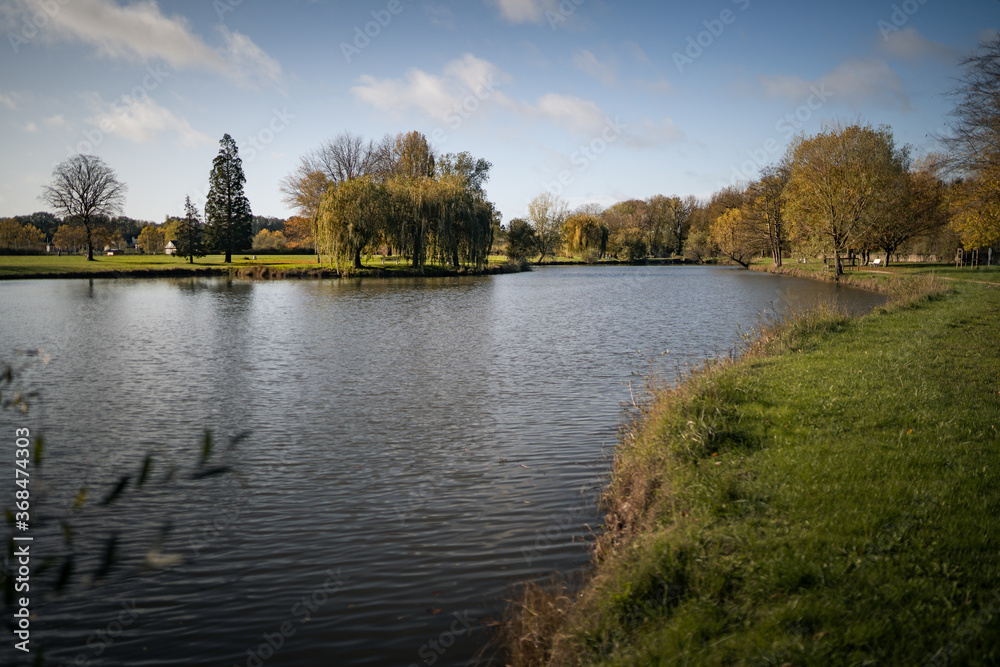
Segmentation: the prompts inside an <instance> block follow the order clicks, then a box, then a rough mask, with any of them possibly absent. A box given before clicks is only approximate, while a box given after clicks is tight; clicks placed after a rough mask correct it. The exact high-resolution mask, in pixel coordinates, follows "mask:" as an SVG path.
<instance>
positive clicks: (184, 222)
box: [176, 197, 205, 264]
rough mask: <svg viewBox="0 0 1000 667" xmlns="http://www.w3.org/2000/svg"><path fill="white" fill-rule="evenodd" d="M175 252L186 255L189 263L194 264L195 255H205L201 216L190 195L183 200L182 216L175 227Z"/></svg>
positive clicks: (182, 255)
mask: <svg viewBox="0 0 1000 667" xmlns="http://www.w3.org/2000/svg"><path fill="white" fill-rule="evenodd" d="M176 245H177V254H178V255H180V256H181V257H187V258H188V263H189V264H194V258H195V257H203V256H204V255H205V245H204V243H202V224H201V216H200V215H198V209H197V207H196V206H195V205H194V204H192V203H191V197H187V198H186V199H185V200H184V217H183V218H182V219H181V224H180V225H179V226H178V227H177V243H176Z"/></svg>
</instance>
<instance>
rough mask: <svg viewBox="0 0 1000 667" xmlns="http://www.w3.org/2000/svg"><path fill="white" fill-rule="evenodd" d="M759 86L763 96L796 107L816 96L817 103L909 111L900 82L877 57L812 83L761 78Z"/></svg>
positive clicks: (853, 61) (858, 60) (846, 65)
mask: <svg viewBox="0 0 1000 667" xmlns="http://www.w3.org/2000/svg"><path fill="white" fill-rule="evenodd" d="M760 83H761V85H762V86H763V88H764V92H765V93H766V94H767V95H769V96H773V97H786V98H788V99H789V100H790V101H792V102H793V103H796V104H801V103H802V102H804V101H806V100H807V99H809V98H810V96H813V95H817V96H819V97H820V98H822V99H820V101H821V102H825V101H826V99H832V100H833V101H834V102H837V103H845V104H849V105H851V106H854V107H860V106H864V105H866V104H878V105H882V106H888V107H898V108H900V109H903V110H904V111H908V110H909V109H910V100H909V98H908V97H907V95H906V92H905V91H904V90H903V81H902V79H900V77H899V75H898V74H896V73H895V72H893V71H892V69H891V68H890V67H889V65H888V64H887V63H886V62H885V61H884V60H879V59H877V58H852V59H851V60H848V61H846V62H844V63H841V64H840V65H837V67H835V68H834V69H833V70H831V71H830V72H828V73H827V74H824V75H823V76H821V77H820V78H818V79H815V80H813V81H807V80H805V79H803V78H802V77H799V76H789V75H762V76H761V77H760Z"/></svg>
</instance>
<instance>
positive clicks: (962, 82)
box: [937, 35, 1000, 175]
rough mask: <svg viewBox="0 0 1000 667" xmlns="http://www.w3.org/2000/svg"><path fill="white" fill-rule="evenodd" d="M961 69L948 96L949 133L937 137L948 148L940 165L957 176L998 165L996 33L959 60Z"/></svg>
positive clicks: (999, 45) (999, 49)
mask: <svg viewBox="0 0 1000 667" xmlns="http://www.w3.org/2000/svg"><path fill="white" fill-rule="evenodd" d="M961 65H962V67H963V68H964V69H965V72H964V74H963V76H962V77H960V78H959V80H958V81H959V85H958V87H957V88H956V89H955V90H953V91H952V92H951V93H950V95H951V97H952V98H954V99H955V101H956V103H955V108H954V109H953V110H952V111H951V113H950V114H949V116H950V117H951V122H950V123H949V125H950V130H951V132H950V134H948V135H946V136H939V137H937V138H938V139H939V140H940V141H942V142H943V143H944V144H945V146H947V147H948V154H947V155H946V156H945V158H944V160H943V162H942V166H943V167H945V168H946V169H947V170H948V171H951V172H954V173H958V174H960V175H968V174H973V173H976V172H979V171H983V170H985V169H987V168H989V167H996V166H997V165H998V164H1000V149H998V146H1000V35H994V36H993V37H991V38H990V39H988V40H986V41H985V42H983V43H982V44H980V48H979V50H978V51H976V52H974V53H973V54H972V55H971V56H969V57H967V58H966V59H965V60H963V61H962V63H961Z"/></svg>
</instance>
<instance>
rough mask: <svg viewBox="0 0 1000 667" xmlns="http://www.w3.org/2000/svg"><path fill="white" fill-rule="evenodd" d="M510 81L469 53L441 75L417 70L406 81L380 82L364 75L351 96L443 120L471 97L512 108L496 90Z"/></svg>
mask: <svg viewBox="0 0 1000 667" xmlns="http://www.w3.org/2000/svg"><path fill="white" fill-rule="evenodd" d="M509 82H510V77H509V76H508V75H507V74H505V73H504V72H503V71H501V70H500V68H498V67H496V66H495V65H493V64H492V63H489V62H487V61H485V60H481V59H479V58H476V57H475V56H473V55H472V54H470V53H467V54H465V55H464V56H462V57H461V58H459V59H458V60H453V61H452V62H450V63H448V64H447V65H446V66H445V68H444V72H443V74H442V75H440V76H439V75H435V74H429V73H427V72H424V71H423V70H419V69H416V68H413V69H411V70H410V71H409V72H407V74H406V77H405V78H404V79H381V80H379V79H376V78H375V77H373V76H370V75H367V74H366V75H363V76H362V77H361V78H360V79H359V85H357V86H354V87H353V88H351V93H352V94H354V96H355V97H357V98H358V99H360V100H363V101H365V102H368V103H369V104H371V105H372V106H374V107H376V108H378V109H382V110H392V109H411V108H415V109H418V110H420V111H422V112H423V113H424V114H426V115H427V116H430V117H431V118H435V119H438V120H441V119H443V117H444V116H445V115H446V114H447V113H449V112H450V111H453V110H454V109H455V108H456V107H461V106H462V104H463V101H464V100H466V99H467V98H468V97H469V96H470V95H475V96H478V98H479V99H481V100H486V99H494V100H495V101H497V102H499V103H501V104H504V105H509V100H508V99H507V97H506V96H505V95H504V94H503V93H502V92H500V91H498V90H496V89H497V88H498V87H500V86H502V85H504V84H506V83H509Z"/></svg>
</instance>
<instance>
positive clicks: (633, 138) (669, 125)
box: [624, 116, 686, 148]
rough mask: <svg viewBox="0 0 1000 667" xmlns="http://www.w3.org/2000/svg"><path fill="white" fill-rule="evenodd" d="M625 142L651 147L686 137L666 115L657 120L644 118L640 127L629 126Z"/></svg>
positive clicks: (636, 145)
mask: <svg viewBox="0 0 1000 667" xmlns="http://www.w3.org/2000/svg"><path fill="white" fill-rule="evenodd" d="M624 137H625V144H626V145H628V146H630V147H632V148H650V147H653V146H660V145H662V144H668V143H672V142H675V141H683V140H684V139H686V136H685V135H684V132H682V131H681V130H680V129H679V128H678V127H677V125H676V123H674V121H673V120H672V119H671V118H668V117H666V116H664V117H663V118H662V119H661V120H659V121H655V120H653V119H652V118H642V119H640V120H639V125H638V127H635V128H632V127H630V128H628V131H627V132H625V134H624Z"/></svg>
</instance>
